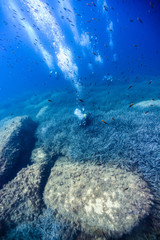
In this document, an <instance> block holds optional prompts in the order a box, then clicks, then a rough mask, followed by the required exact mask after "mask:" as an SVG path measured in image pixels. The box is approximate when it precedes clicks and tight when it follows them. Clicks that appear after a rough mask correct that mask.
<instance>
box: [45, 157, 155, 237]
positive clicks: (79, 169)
mask: <svg viewBox="0 0 160 240" xmlns="http://www.w3.org/2000/svg"><path fill="white" fill-rule="evenodd" d="M152 200H153V197H152V194H151V193H150V190H149V188H148V186H147V184H146V182H144V181H143V180H142V179H141V178H140V177H139V176H138V175H136V174H133V173H132V172H128V171H125V170H122V169H120V168H117V167H114V166H112V167H110V166H107V165H104V166H103V165H99V166H98V165H93V164H89V163H86V164H80V163H78V162H76V163H71V162H67V161H66V160H65V159H63V158H60V159H59V160H58V161H57V162H56V164H55V166H54V167H53V168H52V170H51V174H50V177H49V179H48V183H47V184H46V187H45V191H44V201H45V204H46V205H47V207H50V208H52V210H53V211H55V213H56V214H57V217H59V218H63V219H65V220H66V221H68V222H70V224H71V225H76V227H77V229H78V230H80V231H81V232H84V233H85V234H87V235H88V236H94V237H95V238H90V239H98V237H102V238H105V237H120V236H122V235H123V234H124V233H128V232H130V231H131V230H132V229H133V228H134V227H135V226H136V225H137V224H138V223H139V221H140V220H142V219H144V217H146V216H147V215H148V214H149V213H150V208H151V206H152Z"/></svg>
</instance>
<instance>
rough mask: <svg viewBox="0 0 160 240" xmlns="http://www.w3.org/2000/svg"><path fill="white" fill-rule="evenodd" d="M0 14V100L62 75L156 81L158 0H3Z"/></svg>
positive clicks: (58, 83)
mask: <svg viewBox="0 0 160 240" xmlns="http://www.w3.org/2000/svg"><path fill="white" fill-rule="evenodd" d="M0 19H1V20H0V53H1V59H0V66H1V71H0V99H1V101H3V100H5V101H6V100H7V99H9V98H10V97H11V96H14V95H19V94H23V92H26V91H31V92H36V91H37V90H42V91H45V90H46V89H50V90H51V89H55V88H56V87H60V88H61V87H64V86H65V84H66V82H67V81H68V82H70V83H71V85H73V86H74V87H75V88H76V83H79V85H81V84H84V83H86V82H89V83H90V82H92V81H93V82H94V81H96V82H97V84H98V83H99V82H101V81H102V79H105V80H106V79H107V77H110V79H111V78H112V79H113V82H114V83H115V84H116V83H117V82H122V83H123V82H129V83H132V82H136V81H138V82H140V81H143V80H144V79H143V78H145V77H148V78H150V79H152V78H153V77H156V79H157V81H159V79H158V77H159V74H160V68H159V63H160V52H159V51H160V45H159V44H160V30H159V22H160V2H159V1H158V0H157V1H152V2H151V1H146V0H141V1H139V0H130V1H127V0H126V1H125V0H120V1H101V0H99V1H94V2H92V1H88V2H87V1H84V0H81V1H80V0H79V1H73V0H72V1H69V0H67V1H65V0H64V1H63V0H60V1H51V0H50V1H40V0H38V1H36V2H34V1H31V0H28V1H23V0H20V1H18V0H7V1H6V0H2V1H1V9H0ZM94 53H95V54H96V55H95V54H94ZM51 71H52V72H51ZM50 72H51V73H50ZM73 81H74V82H76V83H73ZM155 81H156V80H155Z"/></svg>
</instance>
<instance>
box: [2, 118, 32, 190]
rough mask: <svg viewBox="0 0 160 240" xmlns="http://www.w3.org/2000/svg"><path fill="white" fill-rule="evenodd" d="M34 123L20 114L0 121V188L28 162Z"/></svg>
mask: <svg viewBox="0 0 160 240" xmlns="http://www.w3.org/2000/svg"><path fill="white" fill-rule="evenodd" d="M35 129H36V123H35V122H33V121H32V119H31V118H30V117H27V116H22V117H15V118H12V119H9V120H8V119H4V120H2V121H1V122H0V133H1V134H0V188H1V187H2V186H3V184H5V183H7V182H8V181H10V180H11V179H12V178H14V177H15V176H16V174H17V172H18V171H19V170H20V169H21V168H22V167H25V166H26V165H27V164H28V163H29V158H30V155H31V151H32V149H33V146H34V143H35V137H34V133H35Z"/></svg>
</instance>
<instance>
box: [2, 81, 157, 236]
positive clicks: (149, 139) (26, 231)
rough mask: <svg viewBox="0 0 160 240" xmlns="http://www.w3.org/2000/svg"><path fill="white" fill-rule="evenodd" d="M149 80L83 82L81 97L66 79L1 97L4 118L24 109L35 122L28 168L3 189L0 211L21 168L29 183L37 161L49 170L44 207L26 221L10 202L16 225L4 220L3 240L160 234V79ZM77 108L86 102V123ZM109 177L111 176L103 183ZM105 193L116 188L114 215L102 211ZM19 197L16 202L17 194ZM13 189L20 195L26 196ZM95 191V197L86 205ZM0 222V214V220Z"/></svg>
mask: <svg viewBox="0 0 160 240" xmlns="http://www.w3.org/2000/svg"><path fill="white" fill-rule="evenodd" d="M150 80H151V79H150V77H145V79H144V80H141V79H140V81H139V82H138V81H137V82H136V83H134V82H133V83H127V84H126V83H117V84H115V83H114V82H109V81H107V82H102V83H101V84H98V82H96V81H94V82H92V83H88V82H86V83H84V85H83V86H82V89H81V93H80V95H79V96H77V93H76V90H75V89H74V88H73V87H71V86H69V85H66V87H65V86H64V87H63V88H58V87H57V89H53V90H47V89H45V90H44V91H42V90H41V91H35V92H28V93H26V94H23V95H21V96H19V97H14V98H10V99H9V100H7V101H6V100H5V99H4V102H3V101H2V102H1V103H0V118H1V122H2V123H4V122H7V121H8V120H9V119H12V118H15V117H17V116H24V115H27V116H29V117H31V118H32V120H33V121H34V122H36V124H37V129H36V132H35V138H36V141H35V145H34V147H33V149H32V152H31V156H30V158H29V160H28V163H27V162H26V160H25V164H24V165H23V167H26V169H27V170H24V169H25V168H24V169H22V170H21V169H19V170H18V172H19V173H18V172H17V173H16V174H19V175H17V176H16V175H15V176H14V177H13V179H10V182H6V184H5V185H4V186H3V188H2V189H1V190H0V191H1V192H0V195H3V196H4V198H5V201H6V203H4V201H3V203H2V202H1V205H0V210H1V214H2V213H3V209H5V208H6V206H4V205H5V204H6V205H7V204H8V203H7V196H8V195H7V194H8V191H9V190H8V189H11V188H14V184H15V186H19V185H18V184H19V179H20V181H22V180H21V171H23V178H22V179H23V181H25V179H27V180H26V188H27V181H28V178H30V175H32V173H36V172H37V173H38V172H41V171H40V170H39V167H41V166H42V165H43V166H44V165H45V167H46V169H47V171H48V172H47V174H46V176H45V177H44V179H45V180H44V181H43V184H42V185H43V186H42V189H43V192H42V193H41V197H42V199H41V201H40V203H39V204H40V205H41V204H42V205H43V206H42V210H41V211H40V212H38V211H37V212H35V213H34V212H33V214H35V217H33V221H28V220H27V221H25V220H23V219H25V217H24V218H22V221H21V220H20V219H19V220H17V219H16V216H18V217H19V216H21V215H16V211H17V210H16V208H17V206H16V204H13V205H12V204H10V205H8V206H10V208H7V213H6V211H5V214H6V215H5V216H7V214H8V215H10V212H13V214H15V217H14V224H11V225H7V224H6V226H9V227H8V229H7V228H6V230H5V233H4V234H5V236H4V235H3V236H2V239H3V240H7V239H46V240H49V239H57V240H58V239H64V240H65V239H66V240H67V239H69V240H71V239H77V240H78V239H121V240H122V239H124V240H126V239H127V240H133V239H134V240H143V239H144V240H145V239H149V240H158V239H160V121H159V119H160V86H159V82H160V79H157V78H155V79H153V78H152V82H151V83H150ZM149 83H150V84H149ZM129 87H130V88H129ZM48 100H49V101H48ZM80 100H82V101H80ZM132 103H133V105H131V104H132ZM76 108H79V109H83V108H84V114H86V115H85V116H86V119H85V122H83V121H81V120H80V119H78V118H77V116H76V115H75V114H74V111H75V109H76ZM102 120H103V121H104V122H102ZM1 125H3V124H1ZM21 159H22V161H23V156H22V157H21ZM37 166H38V167H37ZM97 167H99V169H98V170H97ZM30 168H31V169H30ZM107 169H108V170H107ZM14 171H16V170H15V169H14ZM27 171H28V172H27ZM111 173H112V174H111ZM25 174H27V178H25ZM66 176H68V177H66ZM77 176H78V177H79V178H78V180H76V179H77ZM106 177H108V179H110V180H108V181H109V182H107V181H106V182H105V183H104V178H106ZM113 177H114V180H113ZM33 179H34V178H33ZM30 181H32V180H31V179H30ZM78 181H80V183H81V184H79V182H78ZM39 182H40V181H39ZM23 184H24V185H23V186H25V183H23ZM29 184H30V182H29ZM37 184H38V183H37ZM107 184H108V185H107ZM134 184H135V186H134ZM94 186H97V187H96V189H95V190H94ZM38 187H39V186H38ZM72 187H73V189H76V190H75V191H72ZM18 188H20V189H21V186H19V187H18ZM121 188H123V192H121ZM116 189H117V192H116ZM118 189H120V190H118ZM15 191H17V187H16V190H15ZM21 191H24V188H23V190H22V189H21ZM27 191H29V188H28V189H27ZM91 192H92V194H90V193H91ZM104 192H106V194H107V196H110V199H113V196H112V195H113V194H112V193H113V192H114V193H115V194H114V200H113V202H114V201H115V202H116V204H117V205H116V206H119V207H117V208H118V209H119V210H116V212H115V213H114V214H115V215H113V212H112V213H109V212H108V213H107V214H108V215H105V214H106V212H105V207H104V206H103V211H101V210H102V209H101V208H100V206H101V204H102V198H103V203H104V204H105V202H106V201H107V200H106V199H107V198H105V197H104V195H103V193H104ZM87 194H88V195H87ZM16 196H17V195H16V194H15V199H14V202H16V201H18V199H16ZM18 196H20V198H21V200H20V201H22V199H23V196H21V195H18ZM58 196H59V197H58ZM85 196H87V199H86V198H85ZM107 196H106V197H107ZM0 197H1V196H0ZM8 198H9V196H8ZM10 198H11V197H10ZM72 198H73V199H72ZM92 198H94V199H98V200H95V201H97V202H93V203H92V204H90V205H89V206H88V205H87V206H88V208H86V207H84V206H86V205H85V202H86V201H88V204H89V203H90V201H92ZM133 198H135V202H134V203H133V202H132V199H133ZM64 199H67V200H66V201H68V202H69V201H70V202H69V203H70V204H68V205H67V203H66V202H65V200H64ZM78 200H79V201H78ZM9 201H11V200H8V202H9ZM23 201H25V198H24V199H23ZM41 202H42V203H41ZM113 202H112V203H113ZM94 203H95V204H98V205H96V206H97V208H98V210H96V209H97V208H95V205H94ZM112 203H110V204H112ZM81 204H82V205H81ZM133 205H134V206H133ZM25 206H27V205H25ZM107 206H108V205H107ZM83 207H84V208H83ZM14 208H15V211H14ZM66 209H67V210H66ZM86 209H87V210H86ZM85 210H86V213H85ZM19 211H22V210H21V209H20V210H19ZM27 211H29V209H28V208H27V207H26V208H25V209H24V208H23V215H24V216H25V214H26V215H27V216H28V214H30V213H28V212H27ZM52 211H53V212H52ZM92 211H93V214H88V212H90V213H92ZM96 211H98V212H96ZM108 211H109V210H108ZM111 211H112V208H111ZM94 213H95V215H94ZM17 214H19V213H17ZM36 214H37V215H36ZM87 214H88V215H87ZM96 214H98V215H96ZM128 214H130V215H129V217H128ZM118 215H119V216H118ZM18 217H17V218H18ZM19 218H20V217H19ZM109 218H110V220H109ZM112 218H113V219H112ZM131 219H132V220H131ZM8 221H9V220H8ZM4 222H5V220H4V219H3V217H2V216H1V222H0V223H3V224H4V225H5V223H4ZM12 222H13V221H12ZM19 222H21V223H19ZM109 225H110V226H109ZM111 225H112V226H111ZM96 227H97V228H96ZM0 229H1V228H0ZM97 229H98V230H97Z"/></svg>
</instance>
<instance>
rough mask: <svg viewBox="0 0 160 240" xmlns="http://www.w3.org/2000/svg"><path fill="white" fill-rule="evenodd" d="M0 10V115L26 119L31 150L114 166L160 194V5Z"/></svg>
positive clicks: (72, 4) (56, 4)
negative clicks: (33, 126) (32, 132)
mask: <svg viewBox="0 0 160 240" xmlns="http://www.w3.org/2000/svg"><path fill="white" fill-rule="evenodd" d="M0 6H1V7H0V56H1V57H0V119H3V118H5V117H11V116H13V117H14V116H19V115H29V116H30V117H32V119H33V120H35V121H36V122H38V124H39V125H38V130H37V136H38V138H37V143H36V144H37V145H36V147H37V148H38V147H41V146H42V145H43V147H44V150H45V151H50V153H52V154H53V153H54V154H56V155H58V154H60V155H63V154H64V155H66V156H67V157H68V158H73V159H76V160H78V161H82V162H85V161H93V162H96V163H99V162H100V163H102V160H103V161H104V162H108V161H111V162H112V161H113V163H115V162H116V164H117V163H118V164H119V166H120V167H122V168H124V169H127V170H128V169H129V170H131V171H136V172H138V173H139V174H140V175H142V177H143V179H144V180H145V181H147V183H149V185H150V188H151V191H153V192H156V193H155V195H156V197H157V198H159V197H160V191H159V189H160V186H159V181H160V164H159V153H160V149H159V146H160V137H159V129H160V125H159V117H160V112H159V109H160V28H159V23H160V1H159V0H154V1H148V0H130V1H128V0H117V1H116V0H108V1H107V0H95V1H94V2H93V1H90V0H88V1H87V0H76V1H75V0H58V1H57V0H48V1H45V0H44V1H43V0H1V5H0ZM48 100H49V101H48ZM132 103H133V106H132V105H131V104H132ZM102 120H103V121H104V122H102ZM144 136H145V137H144ZM48 149H49V150H48ZM95 154H96V159H95ZM124 159H125V161H124ZM137 159H138V160H137ZM144 166H145V167H144ZM157 189H158V190H157ZM159 219H160V213H159ZM57 239H58V238H57ZM131 239H134V238H131ZM135 239H136V238H135ZM151 239H153V238H151ZM154 239H158V238H154Z"/></svg>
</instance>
